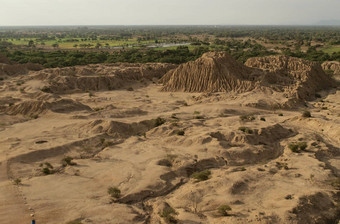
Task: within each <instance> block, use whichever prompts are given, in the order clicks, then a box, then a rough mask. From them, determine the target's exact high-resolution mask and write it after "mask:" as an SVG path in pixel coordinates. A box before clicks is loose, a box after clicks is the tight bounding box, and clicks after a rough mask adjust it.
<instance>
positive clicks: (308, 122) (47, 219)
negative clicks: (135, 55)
mask: <svg viewBox="0 0 340 224" xmlns="http://www.w3.org/2000/svg"><path fill="white" fill-rule="evenodd" d="M0 60H1V61H0V62H1V64H0V77H1V81H0V102H1V103H0V145H1V147H0V223H3V224H7V223H8V224H9V223H11V224H12V223H29V222H30V220H31V217H30V215H31V214H34V215H35V219H36V222H37V223H38V224H40V223H45V224H47V223H48V224H61V223H63V224H64V223H65V224H79V223H83V224H85V223H97V224H109V223H110V224H125V223H127V224H128V223H186V224H195V223H197V224H198V223H202V224H203V223H221V224H222V223H225V224H229V223H230V224H231V223H232V224H237V223H240V224H241V223H299V224H300V223H306V224H307V223H320V224H321V223H338V221H339V220H340V207H339V203H340V192H339V190H340V179H339V178H340V87H339V72H338V71H339V68H340V66H339V63H338V62H334V63H331V64H325V65H323V66H321V65H320V64H318V63H315V62H309V61H305V60H303V59H298V58H293V57H288V56H268V57H263V58H250V59H248V61H247V62H246V63H245V64H242V63H240V62H238V61H236V60H234V59H233V58H232V57H231V56H230V55H228V54H226V53H221V52H208V53H205V54H204V55H203V56H202V57H201V58H199V59H197V60H196V61H190V62H188V63H185V64H181V65H179V66H177V65H173V64H165V63H147V64H129V63H115V64H97V65H85V66H74V67H65V68H49V69H43V68H42V67H39V66H37V65H32V64H30V65H18V64H15V63H12V62H10V61H8V60H6V59H5V58H2V59H0ZM330 69H331V70H333V71H336V72H335V73H334V74H332V76H330V75H329V74H326V73H325V71H324V70H327V71H329V70H330Z"/></svg>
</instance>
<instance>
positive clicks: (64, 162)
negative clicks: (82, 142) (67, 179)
mask: <svg viewBox="0 0 340 224" xmlns="http://www.w3.org/2000/svg"><path fill="white" fill-rule="evenodd" d="M72 160H73V158H72V157H70V156H67V157H65V158H63V159H62V160H61V164H62V165H63V166H74V165H77V163H75V162H72Z"/></svg>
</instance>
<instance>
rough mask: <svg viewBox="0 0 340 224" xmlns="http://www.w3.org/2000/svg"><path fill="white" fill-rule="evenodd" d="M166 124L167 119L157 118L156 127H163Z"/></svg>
mask: <svg viewBox="0 0 340 224" xmlns="http://www.w3.org/2000/svg"><path fill="white" fill-rule="evenodd" d="M164 123H165V119H164V118H161V117H157V118H156V120H155V127H158V126H161V125H162V124H164Z"/></svg>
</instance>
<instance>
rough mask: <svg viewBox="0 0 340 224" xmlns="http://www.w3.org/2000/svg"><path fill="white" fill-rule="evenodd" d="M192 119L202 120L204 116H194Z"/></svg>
mask: <svg viewBox="0 0 340 224" xmlns="http://www.w3.org/2000/svg"><path fill="white" fill-rule="evenodd" d="M194 119H204V116H203V115H196V116H194Z"/></svg>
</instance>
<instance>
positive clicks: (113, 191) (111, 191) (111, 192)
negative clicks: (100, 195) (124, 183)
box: [107, 187, 121, 198]
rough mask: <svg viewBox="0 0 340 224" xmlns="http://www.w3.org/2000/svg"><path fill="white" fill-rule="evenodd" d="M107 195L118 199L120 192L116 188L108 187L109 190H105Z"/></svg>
mask: <svg viewBox="0 0 340 224" xmlns="http://www.w3.org/2000/svg"><path fill="white" fill-rule="evenodd" d="M107 193H109V195H111V197H113V198H119V197H120V193H121V192H120V190H119V189H118V188H117V187H109V189H107Z"/></svg>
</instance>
